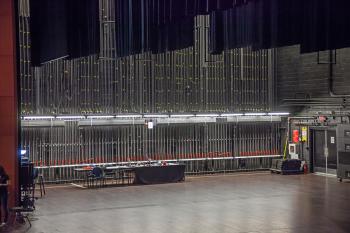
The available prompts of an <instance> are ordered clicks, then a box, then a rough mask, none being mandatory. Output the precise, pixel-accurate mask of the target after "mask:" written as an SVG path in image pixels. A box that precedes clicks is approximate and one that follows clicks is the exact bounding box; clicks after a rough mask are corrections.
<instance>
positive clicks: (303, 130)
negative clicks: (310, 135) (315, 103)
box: [301, 126, 307, 142]
mask: <svg viewBox="0 0 350 233" xmlns="http://www.w3.org/2000/svg"><path fill="white" fill-rule="evenodd" d="M301 141H302V142H307V127H306V126H304V127H302V128H301Z"/></svg>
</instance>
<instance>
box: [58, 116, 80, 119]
mask: <svg viewBox="0 0 350 233" xmlns="http://www.w3.org/2000/svg"><path fill="white" fill-rule="evenodd" d="M56 118H57V119H60V120H65V119H67V120H69V119H84V118H85V117H84V116H57V117H56Z"/></svg>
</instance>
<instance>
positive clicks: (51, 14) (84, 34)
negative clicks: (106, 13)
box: [30, 0, 100, 66]
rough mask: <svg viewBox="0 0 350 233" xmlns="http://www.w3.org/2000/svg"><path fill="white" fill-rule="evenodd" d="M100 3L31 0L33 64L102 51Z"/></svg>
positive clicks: (91, 0)
mask: <svg viewBox="0 0 350 233" xmlns="http://www.w3.org/2000/svg"><path fill="white" fill-rule="evenodd" d="M99 27H100V25H99V3H98V0H74V1H73V0H30V30H31V46H32V50H31V57H32V65H33V66H40V65H41V64H43V63H45V62H48V61H51V60H54V59H57V58H61V57H69V58H78V57H83V56H88V55H91V54H97V53H99V50H100V31H99Z"/></svg>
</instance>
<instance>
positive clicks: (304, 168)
mask: <svg viewBox="0 0 350 233" xmlns="http://www.w3.org/2000/svg"><path fill="white" fill-rule="evenodd" d="M303 170H304V174H307V173H308V170H309V168H308V166H307V163H304V166H303Z"/></svg>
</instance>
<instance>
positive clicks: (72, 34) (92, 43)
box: [67, 0, 100, 58]
mask: <svg viewBox="0 0 350 233" xmlns="http://www.w3.org/2000/svg"><path fill="white" fill-rule="evenodd" d="M67 4H68V26H67V28H68V49H69V57H70V58H78V57H84V56H88V55H91V54H98V53H99V52H100V25H99V0H74V1H72V0H71V1H69V0H68V2H67Z"/></svg>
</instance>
